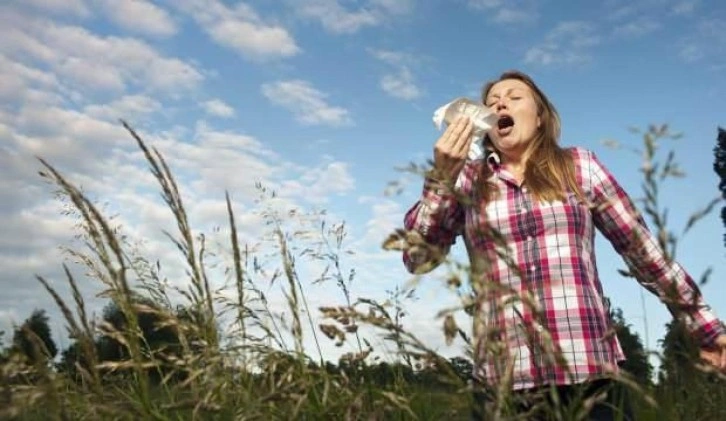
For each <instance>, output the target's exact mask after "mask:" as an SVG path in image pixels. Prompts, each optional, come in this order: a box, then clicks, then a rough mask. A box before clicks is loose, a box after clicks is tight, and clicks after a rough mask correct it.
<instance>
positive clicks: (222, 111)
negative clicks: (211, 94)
mask: <svg viewBox="0 0 726 421" xmlns="http://www.w3.org/2000/svg"><path fill="white" fill-rule="evenodd" d="M202 108H203V109H204V112H206V113H207V114H209V115H213V116H216V117H221V118H230V117H234V114H235V112H234V108H232V107H230V106H229V105H228V104H227V103H225V102H224V101H222V100H221V99H212V100H209V101H205V102H203V103H202Z"/></svg>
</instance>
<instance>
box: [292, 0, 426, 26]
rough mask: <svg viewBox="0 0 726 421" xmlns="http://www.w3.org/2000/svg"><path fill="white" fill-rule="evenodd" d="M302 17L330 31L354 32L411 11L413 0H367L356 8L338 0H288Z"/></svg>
mask: <svg viewBox="0 0 726 421" xmlns="http://www.w3.org/2000/svg"><path fill="white" fill-rule="evenodd" d="M289 3H290V4H291V6H292V7H293V8H294V9H295V10H296V12H297V13H298V14H299V15H300V16H302V17H303V18H306V19H310V20H315V21H318V22H319V23H320V24H321V25H322V26H323V28H325V29H326V30H327V31H329V32H332V33H334V34H354V33H356V32H358V31H360V30H361V29H363V28H366V27H374V26H378V25H381V24H383V23H385V22H387V21H389V20H390V18H391V16H400V15H404V14H408V13H411V12H412V11H413V8H414V5H413V0H369V1H367V2H366V3H365V4H363V5H362V6H360V7H359V8H358V9H356V10H350V9H348V8H347V7H345V6H343V4H342V3H343V2H341V1H340V0H302V1H300V0H290V1H289Z"/></svg>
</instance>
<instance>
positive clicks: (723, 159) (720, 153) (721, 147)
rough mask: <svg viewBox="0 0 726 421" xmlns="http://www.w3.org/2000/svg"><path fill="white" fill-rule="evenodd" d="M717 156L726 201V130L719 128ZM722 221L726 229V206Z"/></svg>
mask: <svg viewBox="0 0 726 421" xmlns="http://www.w3.org/2000/svg"><path fill="white" fill-rule="evenodd" d="M713 153H714V155H715V159H714V163H713V170H714V171H716V174H718V176H719V178H720V182H719V184H718V188H719V190H720V191H721V197H722V198H723V199H726V130H724V129H722V128H720V127H719V128H718V138H717V140H716V147H715V148H714V149H713ZM721 221H723V225H724V228H726V206H724V207H722V208H721ZM724 246H726V233H725V234H724Z"/></svg>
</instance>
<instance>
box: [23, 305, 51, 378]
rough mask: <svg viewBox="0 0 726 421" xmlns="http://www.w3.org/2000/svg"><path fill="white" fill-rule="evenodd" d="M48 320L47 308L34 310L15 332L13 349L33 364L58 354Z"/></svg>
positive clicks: (43, 361) (44, 361) (46, 360)
mask: <svg viewBox="0 0 726 421" xmlns="http://www.w3.org/2000/svg"><path fill="white" fill-rule="evenodd" d="M48 321H49V320H48V316H47V315H46V314H45V310H34V311H33V313H32V314H31V315H30V317H28V318H27V319H26V320H25V321H24V322H23V324H22V325H20V326H19V327H18V328H17V329H15V332H14V333H13V346H12V349H13V351H14V352H18V353H20V355H22V356H23V357H25V358H26V359H27V360H28V362H29V363H30V364H31V365H34V364H37V363H47V362H48V361H50V360H52V359H53V358H55V356H56V355H57V354H58V348H57V347H56V345H55V341H53V336H52V334H51V330H50V326H49V325H48Z"/></svg>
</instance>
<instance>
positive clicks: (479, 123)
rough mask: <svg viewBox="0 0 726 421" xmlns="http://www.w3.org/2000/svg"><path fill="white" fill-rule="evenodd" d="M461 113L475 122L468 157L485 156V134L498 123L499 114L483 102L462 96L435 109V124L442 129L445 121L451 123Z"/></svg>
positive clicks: (471, 158)
mask: <svg viewBox="0 0 726 421" xmlns="http://www.w3.org/2000/svg"><path fill="white" fill-rule="evenodd" d="M460 115H465V116H467V117H469V118H470V119H471V121H472V123H473V124H474V129H473V133H472V136H473V139H472V141H471V145H470V146H469V154H468V156H467V157H468V158H469V159H470V160H476V159H482V158H484V136H485V135H486V133H487V130H489V129H491V128H492V127H494V125H495V124H496V123H497V114H496V113H495V112H494V111H492V110H491V109H490V108H489V107H487V106H485V105H483V104H481V103H478V102H475V101H472V100H471V99H469V98H465V97H460V98H456V99H454V100H453V101H451V102H449V103H448V104H446V105H442V106H441V107H439V108H438V109H437V110H436V111H434V117H433V120H434V124H435V125H436V128H437V129H438V130H441V129H442V127H443V125H444V123H446V124H447V125H449V124H451V123H452V122H454V121H455V120H456V118H457V117H459V116H460Z"/></svg>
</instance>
